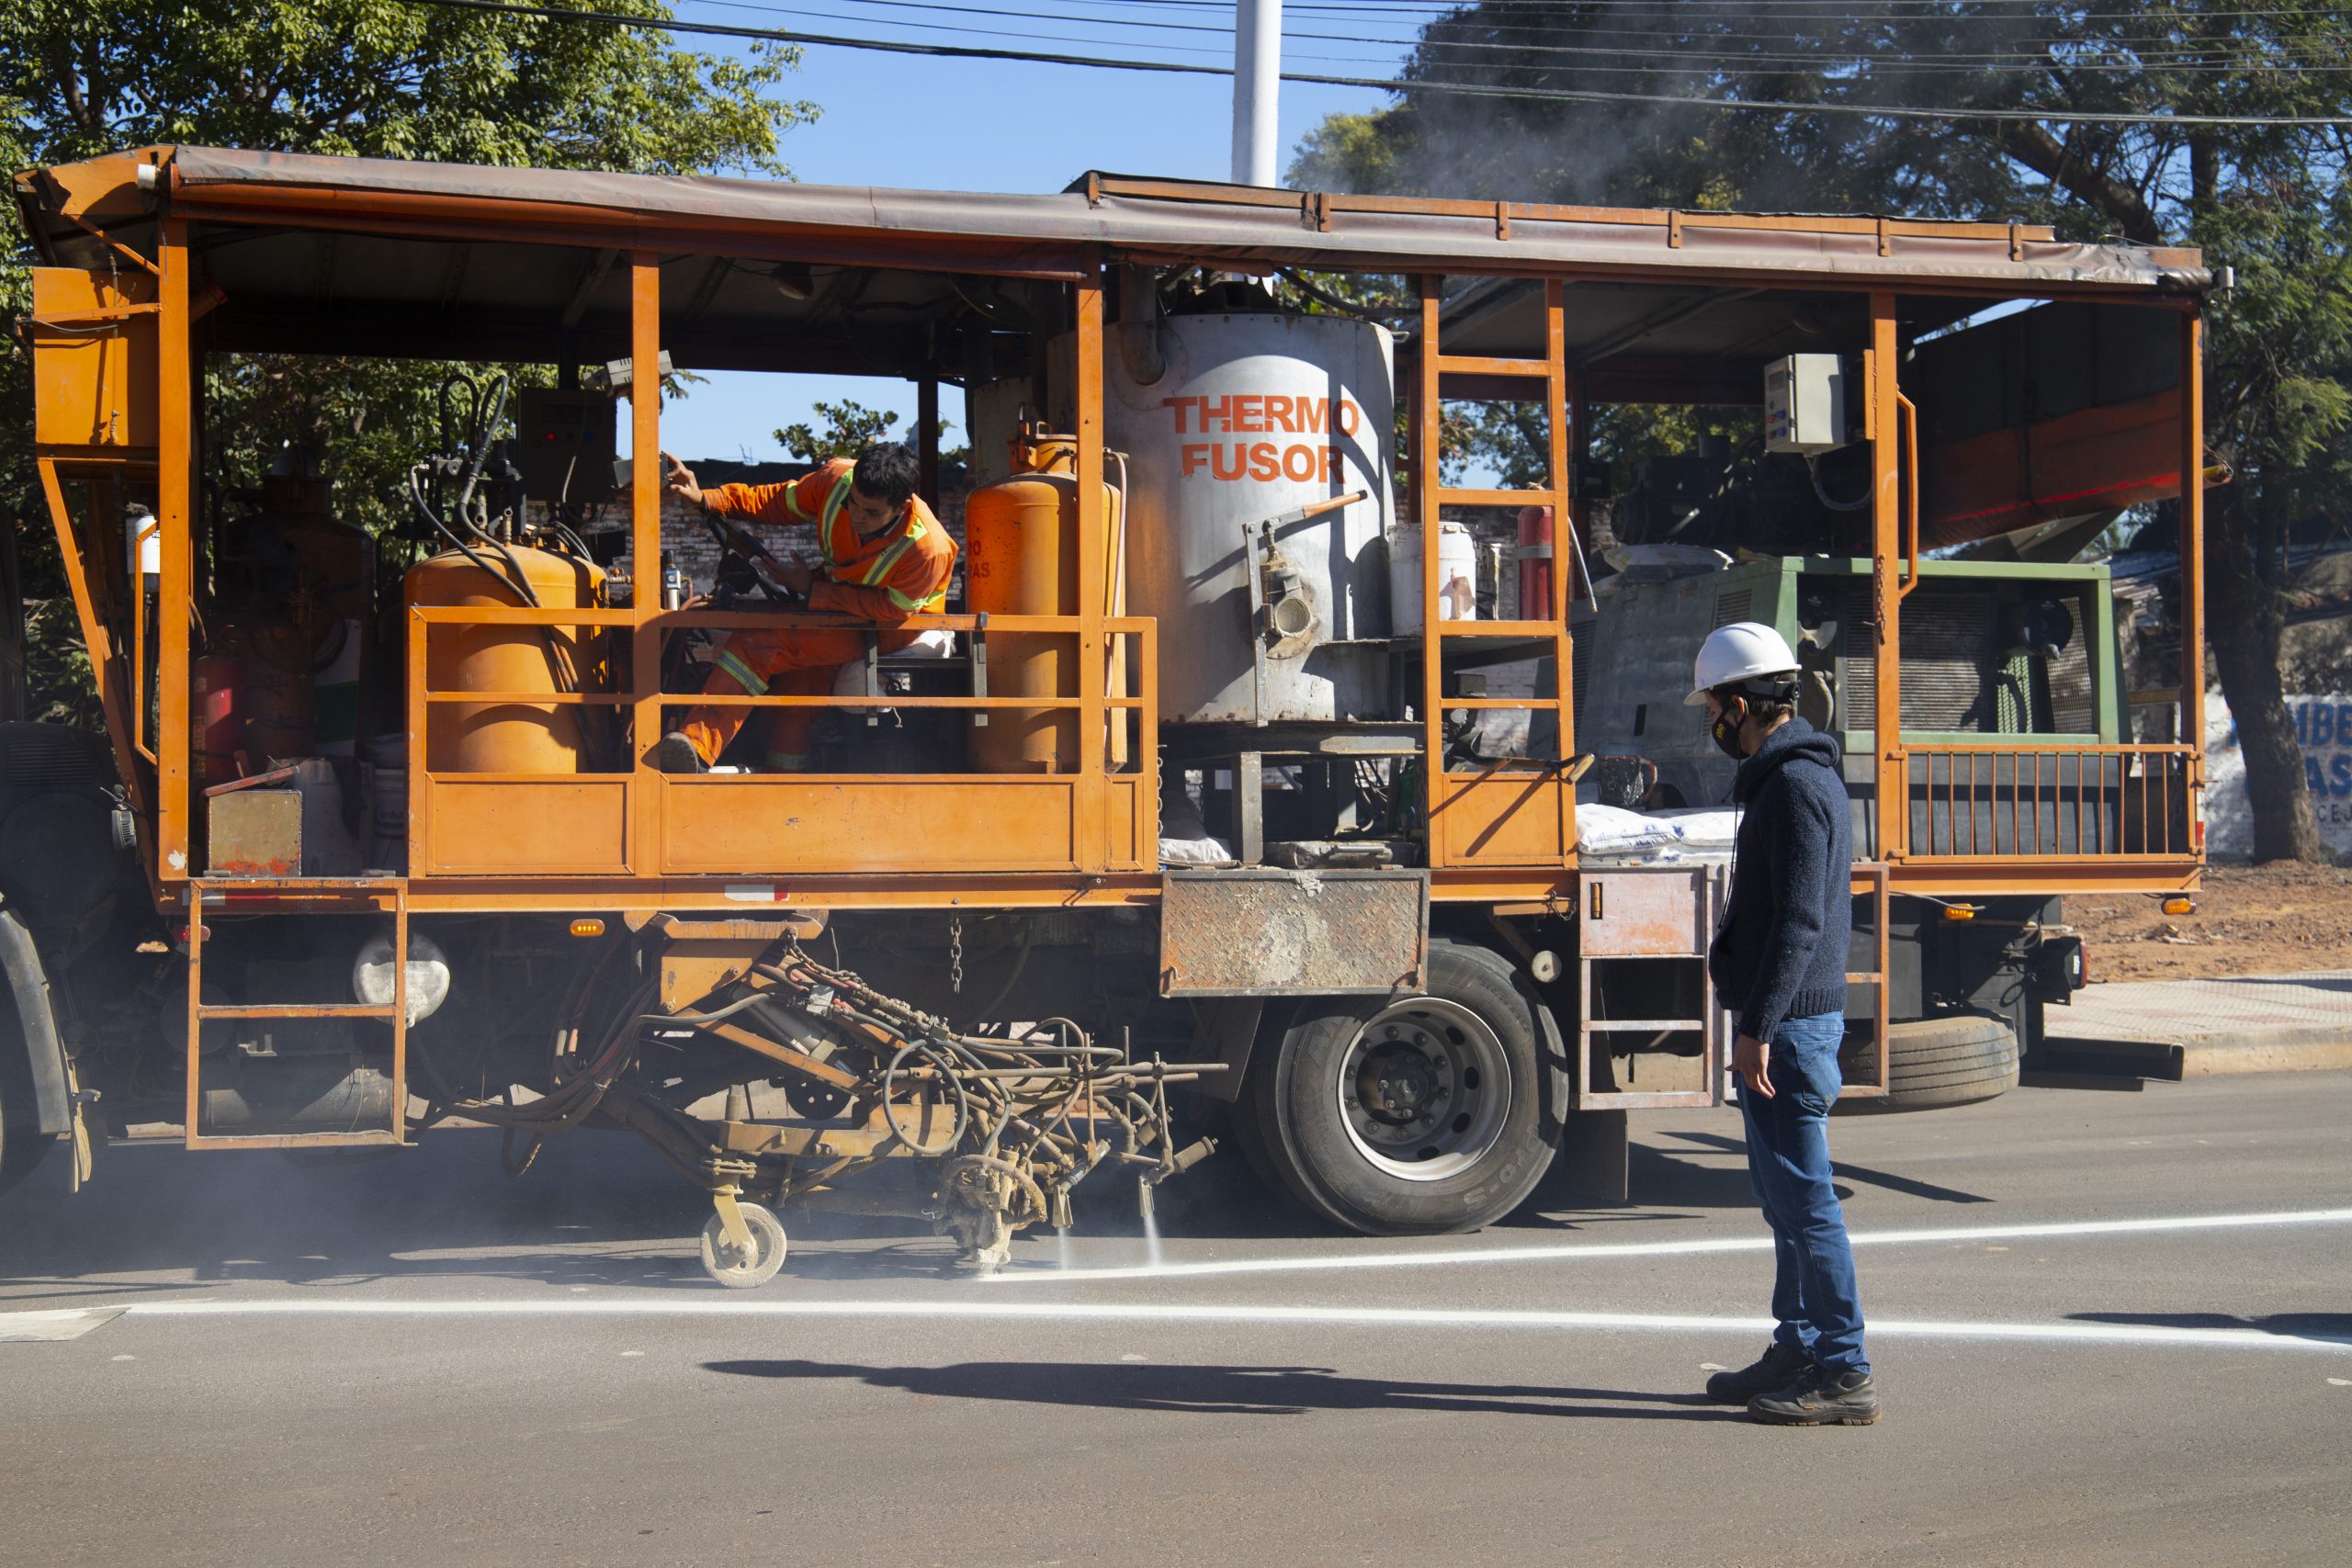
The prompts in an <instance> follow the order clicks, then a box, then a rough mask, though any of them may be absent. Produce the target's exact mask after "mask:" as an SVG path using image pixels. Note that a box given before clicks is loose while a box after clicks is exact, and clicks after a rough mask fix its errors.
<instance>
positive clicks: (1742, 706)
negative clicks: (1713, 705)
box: [1707, 697, 1747, 762]
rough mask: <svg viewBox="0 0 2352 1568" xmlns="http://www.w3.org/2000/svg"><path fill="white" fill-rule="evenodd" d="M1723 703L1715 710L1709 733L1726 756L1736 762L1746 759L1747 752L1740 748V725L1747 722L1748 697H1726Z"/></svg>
mask: <svg viewBox="0 0 2352 1568" xmlns="http://www.w3.org/2000/svg"><path fill="white" fill-rule="evenodd" d="M1722 703H1723V705H1722V706H1720V707H1718V708H1717V709H1716V710H1715V716H1714V719H1713V722H1712V723H1710V724H1709V725H1708V726H1707V733H1708V735H1709V736H1711V737H1712V738H1713V740H1714V742H1715V745H1716V747H1717V749H1718V750H1721V751H1722V752H1723V754H1724V756H1726V757H1729V758H1730V759H1731V760H1732V761H1735V762H1743V761H1747V752H1746V751H1745V750H1741V748H1740V744H1739V731H1740V727H1741V726H1742V725H1744V724H1746V723H1747V698H1746V697H1725V698H1724V699H1722Z"/></svg>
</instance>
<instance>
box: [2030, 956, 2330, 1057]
mask: <svg viewBox="0 0 2352 1568" xmlns="http://www.w3.org/2000/svg"><path fill="white" fill-rule="evenodd" d="M2042 1019H2043V1022H2042V1030H2043V1040H2042V1051H2041V1064H2040V1066H2043V1067H2045V1068H2050V1069H2057V1070H2067V1069H2073V1070H2077V1071H2084V1072H2099V1073H2127V1074H2132V1075H2136V1076H2139V1077H2155V1078H2172V1079H2179V1078H2185V1077H2205V1076H2207V1075H2209V1074H2213V1073H2282V1072H2312V1071H2318V1070H2321V1069H2324V1068H2330V1067H2352V969H2328V970H2323V971H2320V972H2318V973H2315V974H2309V975H2266V976H2253V977H2247V978H2240V979H2230V980H2124V981H2114V982H2109V983H2104V984H2098V985H2093V986H2090V987H2086V988H2085V989H2084V990H2081V991H2078V992H2076V993H2075V1000H2074V1004H2073V1005H2072V1006H2071V1007H2053V1008H2049V1009H2046V1010H2044V1012H2043V1015H2042Z"/></svg>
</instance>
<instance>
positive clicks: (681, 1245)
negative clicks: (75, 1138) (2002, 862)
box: [0, 1074, 2352, 1568]
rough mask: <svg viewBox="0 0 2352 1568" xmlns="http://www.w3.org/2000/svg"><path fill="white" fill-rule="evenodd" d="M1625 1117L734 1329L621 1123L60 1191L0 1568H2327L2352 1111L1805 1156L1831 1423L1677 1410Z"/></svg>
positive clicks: (1642, 1142) (1681, 1377)
mask: <svg viewBox="0 0 2352 1568" xmlns="http://www.w3.org/2000/svg"><path fill="white" fill-rule="evenodd" d="M1635 1125H1636V1134H1637V1138H1638V1145H1637V1146H1636V1148H1635V1151H1634V1179H1635V1182H1636V1189H1637V1190H1636V1197H1637V1198H1638V1199H1639V1200H1640V1202H1639V1204H1638V1206H1635V1207H1630V1208H1613V1209H1599V1210H1594V1209H1578V1208H1574V1207H1568V1206H1566V1205H1565V1203H1564V1202H1563V1201H1562V1200H1561V1199H1560V1198H1559V1197H1558V1195H1556V1194H1555V1195H1553V1196H1552V1198H1551V1199H1550V1200H1549V1201H1542V1200H1539V1202H1538V1204H1537V1205H1536V1206H1535V1207H1536V1208H1537V1209H1538V1210H1540V1211H1541V1212H1536V1213H1527V1214H1524V1215H1522V1216H1521V1217H1520V1219H1518V1220H1517V1221H1515V1222H1514V1223H1512V1224H1509V1225H1506V1226H1502V1227H1499V1228H1498V1229H1495V1230H1492V1231H1488V1232H1487V1233H1485V1234H1483V1235H1476V1236H1468V1237H1442V1238H1430V1239H1416V1240H1411V1241H1368V1240H1364V1239H1361V1238H1355V1237H1343V1236H1336V1235H1330V1234H1329V1233H1327V1232H1325V1231H1323V1230H1321V1229H1319V1228H1317V1226H1316V1225H1314V1224H1312V1223H1310V1222H1307V1221H1306V1220H1304V1219H1302V1218H1300V1217H1298V1216H1297V1215H1295V1213H1292V1212H1290V1211H1288V1210H1286V1209H1283V1208H1281V1207H1280V1206H1278V1205H1274V1204H1272V1203H1270V1202H1268V1201H1266V1200H1264V1199H1262V1198H1261V1197H1259V1196H1258V1195H1257V1194H1256V1193H1255V1192H1254V1190H1252V1189H1251V1188H1250V1186H1249V1185H1248V1183H1247V1181H1246V1179H1243V1178H1241V1177H1239V1176H1238V1174H1236V1173H1230V1172H1228V1173H1226V1174H1223V1175H1220V1174H1219V1173H1218V1172H1217V1170H1216V1166H1217V1165H1221V1164H1224V1163H1225V1161H1224V1159H1223V1158H1222V1157H1221V1158H1220V1160H1219V1161H1216V1162H1212V1165H1211V1167H1209V1168H1204V1169H1203V1170H1202V1171H1200V1172H1198V1173H1196V1174H1195V1176H1194V1177H1193V1178H1188V1179H1187V1181H1186V1183H1185V1184H1183V1185H1182V1186H1181V1187H1171V1188H1170V1189H1169V1190H1167V1191H1166V1194H1165V1196H1164V1197H1163V1200H1162V1204H1161V1209H1160V1215H1159V1220H1160V1225H1161V1228H1162V1229H1163V1230H1164V1231H1165V1233H1166V1235H1165V1239H1164V1241H1163V1243H1162V1244H1161V1247H1160V1252H1161V1255H1162V1267H1161V1268H1160V1269H1159V1270H1158V1271H1156V1272H1155V1271H1150V1270H1149V1269H1148V1252H1149V1248H1148V1244H1147V1242H1146V1241H1145V1239H1144V1238H1143V1237H1141V1236H1140V1235H1138V1234H1137V1232H1136V1224H1135V1220H1134V1218H1133V1215H1132V1213H1131V1212H1127V1213H1121V1212H1120V1211H1119V1210H1118V1209H1117V1208H1116V1207H1114V1208H1113V1209H1112V1211H1111V1212H1110V1213H1107V1214H1104V1213H1098V1214H1096V1215H1095V1216H1094V1223H1093V1227H1092V1229H1091V1230H1089V1231H1086V1232H1084V1233H1082V1234H1080V1235H1074V1236H1073V1237H1071V1238H1070V1240H1069V1244H1068V1247H1067V1249H1066V1257H1067V1265H1068V1266H1067V1269H1064V1267H1063V1266H1062V1264H1063V1257H1064V1255H1065V1249H1063V1248H1061V1247H1057V1242H1056V1239H1055V1238H1054V1237H1053V1236H1052V1235H1046V1236H1044V1237H1043V1238H1037V1239H1024V1240H1023V1242H1022V1243H1021V1244H1020V1246H1019V1247H1018V1249H1017V1250H1016V1252H1015V1258H1014V1261H1015V1268H1014V1269H1013V1270H1012V1272H1011V1273H1010V1274H1009V1275H1008V1276H1006V1277H1003V1278H1001V1279H999V1280H992V1281H975V1280H965V1279H956V1278H944V1277H943V1276H942V1273H941V1268H942V1265H943V1264H944V1261H945V1260H946V1258H947V1251H946V1248H945V1246H944V1244H943V1243H940V1242H937V1241H934V1240H933V1239H931V1238H930V1237H928V1236H927V1235H922V1234H920V1232H919V1231H917V1230H913V1229H910V1228H900V1229H899V1230H897V1231H895V1232H894V1233H891V1234H880V1235H877V1234H876V1232H877V1231H881V1230H887V1229H888V1225H889V1224H890V1223H889V1222H876V1221H858V1222H845V1221H842V1220H841V1219H838V1218H836V1219H832V1220H831V1221H825V1220H821V1219H820V1218H817V1217H813V1216H812V1217H809V1218H807V1219H801V1218H798V1217H793V1218H790V1219H789V1220H788V1223H789V1224H792V1225H793V1230H794V1244H793V1254H792V1260H791V1262H790V1263H789V1264H787V1266H786V1273H785V1275H784V1276H783V1277H782V1278H781V1279H779V1280H775V1282H774V1283H772V1284H770V1285H768V1286H767V1287H765V1288H764V1289H763V1290H760V1291H757V1292H730V1291H725V1290H722V1289H720V1288H718V1286H716V1285H714V1284H711V1283H710V1282H708V1281H707V1280H706V1279H705V1278H704V1276H703V1274H702V1271H701V1269H700V1266H699V1264H698V1262H697V1261H696V1259H695V1253H694V1250H693V1242H692V1237H693V1235H694V1234H695V1231H696V1230H697V1229H698V1227H699V1225H700V1224H701V1221H702V1218H703V1215H704V1213H705V1212H706V1211H705V1210H704V1209H703V1208H702V1207H700V1206H698V1205H697V1203H696V1201H695V1199H694V1195H693V1194H692V1193H690V1192H687V1191H684V1190H682V1189H681V1188H680V1187H679V1186H678V1185H677V1184H676V1182H675V1180H674V1179H673V1178H671V1177H670V1176H668V1174H667V1173H666V1171H665V1170H664V1168H662V1167H660V1166H659V1165H658V1163H657V1162H656V1161H654V1160H653V1159H652V1158H651V1157H650V1156H647V1155H645V1154H643V1153H642V1152H641V1151H640V1150H639V1149H638V1148H637V1147H636V1146H635V1145H633V1144H631V1143H629V1142H628V1141H625V1140H624V1139H623V1138H621V1137H620V1136H618V1135H597V1134H582V1135H579V1136H577V1137H575V1138H574V1139H572V1140H571V1142H570V1143H569V1144H568V1145H567V1144H558V1145H555V1146H554V1147H552V1148H551V1149H550V1150H549V1151H548V1154H547V1155H546V1156H543V1157H542V1159H541V1160H540V1162H539V1165H538V1167H537V1168H536V1169H534V1170H532V1171H531V1172H530V1173H529V1174H528V1175H527V1176H526V1177H524V1178H523V1179H520V1180H515V1181H509V1180H507V1179H503V1177H501V1176H500V1175H499V1173H498V1169H497V1140H496V1138H495V1137H494V1136H492V1135H489V1134H469V1133H451V1134H440V1135H436V1136H433V1137H429V1138H428V1139H427V1141H426V1144H425V1146H424V1147H423V1148H421V1149H419V1150H417V1151H414V1152H412V1153H406V1154H402V1155H399V1156H394V1157H391V1158H388V1159H384V1160H381V1161H379V1162H376V1163H371V1164H367V1165H358V1166H332V1167H322V1166H308V1167H298V1166H295V1165H292V1164H290V1163H288V1162H287V1161H285V1160H283V1159H282V1158H280V1157H279V1156H275V1155H247V1154H227V1155H222V1154H207V1155H201V1156H191V1155H187V1154H186V1153H183V1152H179V1151H176V1150H172V1149H168V1148H151V1147H136V1148H132V1147H118V1148H114V1149H110V1150H107V1151H105V1152H106V1153H107V1155H108V1156H111V1157H110V1158H108V1159H107V1161H106V1164H105V1166H104V1168H101V1170H100V1172H99V1176H98V1180H97V1183H96V1186H95V1187H94V1188H93V1190H91V1191H89V1192H86V1193H85V1194H84V1195H83V1196H82V1197H81V1198H79V1199H75V1200H72V1201H67V1200H64V1199H62V1197H60V1196H58V1195H57V1191H56V1190H57V1189H58V1188H59V1187H60V1186H62V1180H63V1170H62V1164H55V1163H53V1164H52V1165H51V1167H49V1168H44V1169H43V1170H42V1171H40V1173H39V1174H38V1175H37V1176H36V1178H35V1179H34V1180H33V1181H32V1182H31V1183H30V1184H28V1188H26V1189H20V1190H18V1191H17V1192H16V1193H14V1194H12V1195H10V1196H9V1197H8V1198H6V1199H5V1200H0V1337H6V1336H10V1335H21V1334H49V1335H54V1336H58V1337H54V1338H51V1339H49V1340H45V1341H40V1342H14V1343H0V1402H5V1409H6V1413H7V1414H6V1424H5V1427H0V1562H8V1563H17V1562H24V1563H36V1562H37V1563H41V1564H45V1565H51V1564H69V1563H84V1562H105V1563H117V1562H141V1563H166V1562H204V1563H223V1562H235V1563H240V1564H269V1563H300V1564H322V1563H356V1564H382V1563H432V1564H445V1563H448V1564H456V1563H518V1564H525V1563H527V1564H566V1563H588V1564H596V1565H599V1568H605V1565H611V1564H633V1563H662V1564H687V1563H739V1562H763V1563H770V1564H796V1565H797V1564H814V1563H828V1564H830V1563H842V1564H860V1565H863V1564H891V1565H898V1564H912V1565H921V1564H928V1563H940V1564H953V1565H956V1568H963V1565H967V1564H987V1565H996V1564H1027V1563H1053V1562H1063V1563H1072V1564H1076V1563H1087V1564H1124V1563H1130V1562H1132V1563H1152V1564H1162V1563H1168V1564H1179V1565H1189V1564H1222V1563H1228V1562H1230V1563H1244V1562H1246V1563H1252V1564H1260V1563H1265V1564H1324V1563H1331V1564H1356V1563H1376V1564H1382V1565H1384V1568H1385V1565H1389V1564H1395V1563H1400V1562H1411V1563H1425V1564H1436V1565H1452V1564H1466V1563H1480V1564H1519V1563H1546V1564H1549V1563H1610V1562H1640V1563H1645V1564H1648V1563H1700V1562H1724V1563H1749V1562H1753V1563H1773V1564H1781V1563H1815V1562H1818V1563H1863V1562H1870V1563H1877V1562H1899V1563H1971V1564H1974V1563H2000V1562H2018V1563H2067V1564H2072V1563H2104V1562H2115V1563H2125V1562H2129V1563H2165V1564H2188V1563H2200V1562H2213V1563H2232V1564H2238V1563H2260V1562H2326V1563H2341V1562H2346V1561H2347V1560H2348V1559H2352V1485H2348V1484H2347V1483H2348V1482H2352V1310H2347V1309H2352V1074H2302V1075H2287V1076H2280V1077H2246V1078H2236V1079H2208V1080H2205V1081H2202V1082H2197V1083H2192V1084H2188V1085H2185V1086H2151V1087H2149V1088H2148V1089H2146V1090H2144V1091H2143V1092H2137V1093H2122V1092H2100V1091H2093V1090H2084V1089H2021V1090H2019V1091H2018V1092H2016V1093H2013V1094H2010V1095H2008V1096H2007V1097H2006V1098H2005V1099H2003V1100H1997V1101H1995V1102H1993V1103H1990V1104H1987V1105H1983V1106H1977V1107H1973V1108H1969V1109H1965V1110H1960V1111H1939V1112H1933V1113H1929V1114H1925V1115H1917V1116H1907V1117H1869V1118H1855V1119H1851V1120H1845V1119H1841V1120H1840V1121H1839V1122H1838V1124H1837V1125H1836V1127H1835V1129H1834V1140H1833V1141H1834V1143H1835V1145H1836V1146H1837V1151H1838V1156H1840V1158H1839V1168H1840V1173H1841V1185H1842V1186H1843V1187H1844V1188H1845V1189H1847V1190H1848V1191H1849V1197H1848V1200H1847V1204H1848V1215H1849V1224H1851V1226H1852V1228H1853V1230H1854V1233H1855V1235H1856V1240H1857V1242H1858V1244H1859V1253H1858V1256H1859V1260H1860V1273H1861V1281H1862V1292H1863V1302H1864V1305H1865V1308H1866V1309H1867V1311H1868V1312H1869V1314H1870V1316H1871V1351H1872V1359H1874V1361H1875V1362H1876V1363H1877V1367H1878V1371H1879V1375H1880V1381H1881V1383H1882V1385H1883V1389H1884V1396H1885V1401H1886V1414H1885V1418H1884V1419H1883V1421H1882V1422H1881V1423H1880V1424H1879V1425H1878V1426H1876V1427H1868V1428H1836V1429H1826V1430H1811V1431H1806V1430H1784V1429H1776V1428H1770V1427H1758V1426H1755V1425H1753V1424H1751V1423H1749V1422H1748V1421H1747V1419H1746V1417H1745V1416H1744V1415H1742V1414H1741V1413H1740V1412H1737V1411H1733V1410H1724V1409H1719V1408H1715V1407H1711V1406H1708V1405H1706V1404H1702V1403H1700V1402H1699V1401H1698V1399H1697V1398H1696V1393H1695V1391H1696V1390H1697V1388H1698V1386H1699V1384H1700V1383H1701V1382H1702V1381H1703V1380H1704V1378H1705V1376H1706V1372H1707V1370H1708V1368H1709V1367H1710V1366H1711V1365H1737V1364H1740V1363H1743V1362H1745V1361H1747V1359H1750V1358H1751V1357H1752V1356H1753V1355H1754V1354H1755V1353H1756V1352H1757V1351H1758V1349H1759V1348H1761V1347H1762V1344H1763V1342H1764V1338H1765V1335H1766V1325H1765V1323H1764V1321H1763V1307H1764V1303H1765V1298H1766V1292H1767V1286H1768V1280H1769V1269H1770V1257H1769V1254H1768V1253H1767V1252H1766V1251H1765V1250H1764V1249H1763V1247H1762V1245H1761V1242H1760V1237H1761V1235H1762V1232H1761V1230H1760V1227H1759V1222H1758V1220H1757V1219H1756V1217H1755V1215H1754V1213H1753V1212H1752V1211H1751V1210H1750V1208H1749V1206H1748V1198H1747V1176H1746V1171H1745V1167H1744V1164H1743V1162H1742V1156H1741V1154H1740V1146H1739V1142H1738V1136H1739V1122H1738V1120H1737V1115H1736V1111H1715V1112H1703V1113H1689V1114H1653V1115H1650V1116H1648V1117H1646V1118H1643V1117H1637V1118H1636V1120H1635ZM1112 1196H1116V1195H1115V1194H1113V1195H1112ZM1097 1207H1098V1208H1100V1207H1101V1202H1100V1201H1099V1200H1098V1203H1097ZM80 1308H99V1309H105V1310H106V1312H107V1313H112V1312H114V1311H115V1309H120V1312H119V1315H111V1316H102V1315H100V1314H90V1315H74V1314H70V1312H69V1311H68V1309H80ZM44 1314H47V1315H44ZM56 1314H65V1315H56Z"/></svg>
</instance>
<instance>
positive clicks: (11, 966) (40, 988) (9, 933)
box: [0, 905, 74, 1134]
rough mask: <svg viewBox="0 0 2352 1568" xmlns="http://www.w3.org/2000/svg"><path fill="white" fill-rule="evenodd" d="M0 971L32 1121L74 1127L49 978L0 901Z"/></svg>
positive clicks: (45, 1126) (54, 1129)
mask: <svg viewBox="0 0 2352 1568" xmlns="http://www.w3.org/2000/svg"><path fill="white" fill-rule="evenodd" d="M0 971H5V972H6V975H7V976H8V992H9V995H10V996H11V997H12V998H14V999H15V1002H16V1007H17V1023H18V1024H19V1025H20V1026H21V1028H22V1031H23V1033H24V1040H25V1055H26V1056H27V1057H28V1059H29V1062H30V1065H31V1067H32V1081H33V1111H34V1119H35V1125H36V1126H37V1127H38V1128H39V1130H40V1131H41V1132H43V1133H51V1134H62V1133H69V1132H72V1131H73V1129H74V1120H73V1106H72V1104H71V1102H70V1101H69V1100H67V1098H66V1093H65V1046H64V1043H62V1041H60V1040H59V1039H58V1037H57V1020H56V1018H55V1016H54V1015H52V1014H51V1012H50V1010H49V976H48V974H47V973H46V972H45V971H44V970H43V969H42V968H41V964H40V949H39V948H37V947H35V946H34V945H33V936H32V932H30V931H27V930H26V929H25V923H24V922H23V921H22V920H20V919H17V914H16V911H15V910H13V909H10V908H7V907H6V905H0Z"/></svg>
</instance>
